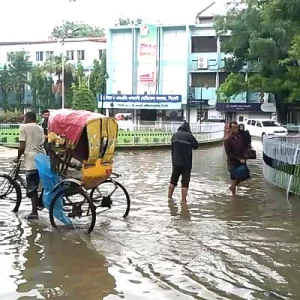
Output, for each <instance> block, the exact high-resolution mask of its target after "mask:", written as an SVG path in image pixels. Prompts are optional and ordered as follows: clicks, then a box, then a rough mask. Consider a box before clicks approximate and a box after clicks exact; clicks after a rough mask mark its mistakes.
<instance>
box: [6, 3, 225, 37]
mask: <svg viewBox="0 0 300 300" xmlns="http://www.w3.org/2000/svg"><path fill="white" fill-rule="evenodd" d="M212 2H213V0H184V1H178V2H177V1H171V0H150V1H146V2H145V1H141V0H108V1H103V0H77V1H76V2H69V0H2V1H1V4H0V10H1V11H3V12H5V13H2V14H1V18H0V28H1V30H0V41H18V40H19V41H20V40H23V41H24V40H37V39H45V38H48V36H49V35H50V33H51V31H52V28H53V27H54V26H55V25H58V24H60V23H61V22H62V21H63V20H69V21H79V22H85V23H89V24H93V25H98V26H101V27H104V28H108V27H110V26H113V24H114V21H115V20H116V19H117V18H118V17H120V16H126V17H130V18H137V17H140V16H141V17H143V18H144V19H145V20H146V21H148V22H156V20H159V21H160V22H161V23H193V21H194V19H195V16H196V14H197V12H199V11H201V10H202V9H203V8H205V7H206V6H207V5H209V4H210V3H212ZM216 2H217V8H216V11H222V7H223V6H224V4H223V3H224V2H225V1H224V0H216ZM175 3H176V5H175Z"/></svg>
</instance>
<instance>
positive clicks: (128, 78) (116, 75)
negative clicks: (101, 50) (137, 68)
mask: <svg viewBox="0 0 300 300" xmlns="http://www.w3.org/2000/svg"><path fill="white" fill-rule="evenodd" d="M111 43H112V53H111V58H112V73H113V74H112V93H113V94H116V93H117V92H118V91H121V93H122V94H132V63H133V62H132V56H133V55H132V53H133V51H132V50H133V49H132V34H131V32H120V33H119V32H112V39H111Z"/></svg>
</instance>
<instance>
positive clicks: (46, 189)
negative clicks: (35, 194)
mask: <svg viewBox="0 0 300 300" xmlns="http://www.w3.org/2000/svg"><path fill="white" fill-rule="evenodd" d="M117 135H118V124H117V122H116V121H115V120H114V119H113V118H108V117H106V116H104V115H101V114H98V113H93V112H89V111H78V110H69V109H61V110H57V111H55V112H53V113H52V114H51V115H50V118H49V123H48V143H49V156H46V155H38V156H37V157H36V166H37V169H38V171H39V174H40V178H41V183H42V188H43V192H42V193H43V202H44V205H45V207H47V208H48V209H49V216H50V221H51V224H52V226H53V227H55V228H57V229H62V228H65V227H73V228H74V227H75V228H82V227H83V226H87V228H86V229H87V232H88V233H90V232H92V230H93V229H94V226H95V222H96V214H99V213H103V212H104V211H107V210H109V209H111V208H112V206H115V204H120V203H122V204H123V209H122V210H121V211H120V210H117V212H121V216H123V217H124V218H126V217H127V216H128V214H129V211H130V197H129V194H128V192H127V190H126V188H125V187H124V186H123V185H122V184H121V183H119V182H118V181H116V178H118V177H120V175H118V174H116V173H114V172H113V171H112V165H113V158H114V153H115V149H116V142H117ZM106 185H110V188H111V189H110V191H107V190H106V191H105V192H103V191H102V187H104V186H106ZM117 190H120V191H121V194H120V195H119V196H117V195H116V191H117ZM80 197H81V198H82V199H81V200H79V198H80ZM113 197H114V198H113Z"/></svg>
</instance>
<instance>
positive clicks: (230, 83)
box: [215, 0, 295, 119]
mask: <svg viewBox="0 0 300 300" xmlns="http://www.w3.org/2000/svg"><path fill="white" fill-rule="evenodd" d="M277 2H281V0H278V1H276V3H277ZM291 2H292V1H291ZM274 3H275V1H263V0H243V1H232V3H231V5H232V6H231V7H229V9H228V12H227V15H226V16H218V17H217V18H216V20H215V28H216V31H217V34H218V35H220V36H223V35H226V34H228V33H229V32H230V34H231V35H230V38H229V39H227V40H225V41H224V42H223V43H222V48H223V50H224V51H225V52H226V53H231V54H232V55H233V56H232V58H231V59H227V60H225V69H226V70H228V71H230V72H238V73H240V74H241V75H242V74H244V75H245V73H247V76H236V75H231V76H229V77H228V78H227V79H226V81H225V83H224V84H223V85H222V86H221V87H220V89H219V95H221V97H223V98H224V97H225V98H226V99H228V97H229V96H230V95H236V94H238V93H240V92H241V91H242V90H243V88H244V89H247V90H249V91H256V92H261V91H262V92H269V93H274V94H275V99H276V104H277V108H278V109H279V111H280V113H281V119H284V116H286V113H285V105H284V104H283V103H284V102H286V101H289V100H291V95H292V94H293V93H292V90H291V72H290V71H289V69H290V66H289V64H291V62H289V61H288V60H287V59H288V58H289V57H290V55H291V53H290V50H291V48H290V47H291V43H292V41H293V39H294V34H295V30H294V28H293V24H292V22H291V19H290V18H279V17H277V18H274V17H272V14H271V13H270V11H276V10H277V7H276V6H275V4H274ZM245 78H247V81H246V82H245Z"/></svg>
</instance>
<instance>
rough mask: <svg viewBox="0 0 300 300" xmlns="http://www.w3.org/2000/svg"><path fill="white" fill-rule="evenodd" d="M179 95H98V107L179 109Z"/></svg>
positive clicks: (180, 98)
mask: <svg viewBox="0 0 300 300" xmlns="http://www.w3.org/2000/svg"><path fill="white" fill-rule="evenodd" d="M181 100H182V97H181V95H118V94H112V95H99V96H98V108H101V107H102V104H103V108H112V107H114V108H124V109H162V110H166V109H174V110H177V109H181Z"/></svg>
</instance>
